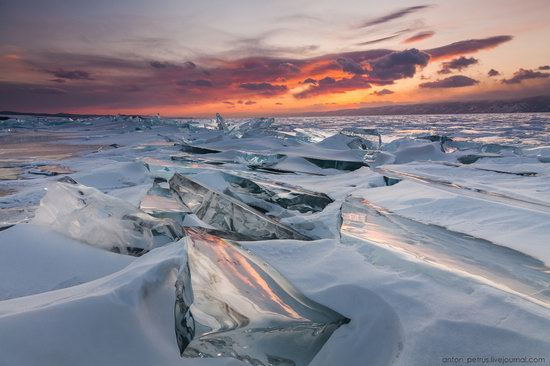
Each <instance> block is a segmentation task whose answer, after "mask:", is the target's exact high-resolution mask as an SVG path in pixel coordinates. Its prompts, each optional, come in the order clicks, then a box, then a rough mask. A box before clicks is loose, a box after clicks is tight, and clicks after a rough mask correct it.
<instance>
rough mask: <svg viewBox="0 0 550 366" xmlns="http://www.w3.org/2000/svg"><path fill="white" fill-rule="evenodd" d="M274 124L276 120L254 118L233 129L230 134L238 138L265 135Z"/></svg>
mask: <svg viewBox="0 0 550 366" xmlns="http://www.w3.org/2000/svg"><path fill="white" fill-rule="evenodd" d="M274 122H275V119H274V118H253V119H251V120H249V121H246V122H243V123H241V124H239V125H237V126H235V127H233V128H232V129H231V131H230V134H231V135H232V136H235V137H237V138H248V137H254V136H261V135H265V134H266V133H267V132H268V131H269V129H270V128H271V125H272V124H273V123H274Z"/></svg>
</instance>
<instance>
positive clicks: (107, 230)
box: [33, 183, 182, 254]
mask: <svg viewBox="0 0 550 366" xmlns="http://www.w3.org/2000/svg"><path fill="white" fill-rule="evenodd" d="M33 223H35V224H37V225H42V226H47V227H50V228H51V229H53V230H56V231H58V232H60V233H62V234H64V235H67V236H69V237H71V238H74V239H77V240H80V241H83V242H85V243H87V244H90V245H92V246H95V247H99V248H103V249H107V250H111V251H116V252H119V253H129V254H142V253H143V252H146V251H149V250H151V249H153V248H155V247H158V246H161V245H163V244H166V243H169V242H172V241H174V240H177V239H178V238H180V237H181V236H182V232H181V229H180V228H179V227H178V226H177V225H175V223H174V222H173V221H172V220H169V219H158V218H155V217H153V216H151V215H148V214H146V213H145V212H143V211H141V210H139V209H138V208H136V207H134V206H132V205H131V204H129V203H127V202H126V201H124V200H121V199H118V198H115V197H112V196H109V195H106V194H104V193H102V192H100V191H98V190H97V189H94V188H91V187H86V186H83V185H74V184H66V183H55V184H53V185H51V186H49V187H48V193H47V194H46V196H44V198H43V199H42V201H41V202H40V207H39V208H38V209H37V210H36V214H35V217H34V219H33Z"/></svg>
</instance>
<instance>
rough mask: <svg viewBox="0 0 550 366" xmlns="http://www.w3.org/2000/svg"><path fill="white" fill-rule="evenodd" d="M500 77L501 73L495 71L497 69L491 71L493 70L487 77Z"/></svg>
mask: <svg viewBox="0 0 550 366" xmlns="http://www.w3.org/2000/svg"><path fill="white" fill-rule="evenodd" d="M499 75H500V72H498V71H497V70H495V69H491V70H489V72H488V73H487V76H489V77H493V76H499Z"/></svg>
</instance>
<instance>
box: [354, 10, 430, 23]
mask: <svg viewBox="0 0 550 366" xmlns="http://www.w3.org/2000/svg"><path fill="white" fill-rule="evenodd" d="M428 7H429V5H418V6H410V7H408V8H404V9H401V10H398V11H395V12H393V13H390V14H386V15H384V16H381V17H379V18H375V19H371V20H367V21H366V22H364V23H362V24H361V25H360V28H365V27H370V26H373V25H378V24H382V23H386V22H389V21H391V20H394V19H398V18H402V17H404V16H406V15H409V14H411V13H414V12H417V11H420V10H423V9H426V8H428Z"/></svg>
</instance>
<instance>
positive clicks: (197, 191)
mask: <svg viewBox="0 0 550 366" xmlns="http://www.w3.org/2000/svg"><path fill="white" fill-rule="evenodd" d="M170 188H171V189H172V190H173V191H174V192H176V194H177V195H178V196H179V198H180V199H181V201H182V202H183V203H184V204H185V205H186V206H187V207H189V209H191V211H192V212H193V213H195V214H196V215H197V216H198V218H199V219H201V220H203V221H204V222H206V223H207V224H210V225H212V226H214V227H216V228H218V229H221V230H226V231H233V232H237V233H240V234H243V235H246V236H249V237H250V238H255V239H269V238H271V239H274V238H282V239H298V240H308V238H307V237H306V236H305V235H302V234H300V233H299V232H297V231H296V230H294V229H292V228H290V227H287V226H284V225H282V224H280V223H278V222H277V221H275V220H273V219H270V218H269V217H267V216H265V215H263V214H262V213H260V212H258V211H256V210H254V209H253V208H251V207H249V206H248V205H246V204H244V203H242V202H239V201H238V200H236V199H234V198H232V197H229V196H227V195H225V194H223V193H221V192H217V191H215V190H212V189H209V188H207V187H205V186H203V185H201V184H199V183H197V182H196V181H194V180H193V179H191V178H188V177H185V176H183V175H181V174H174V176H173V177H172V178H171V179H170Z"/></svg>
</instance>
